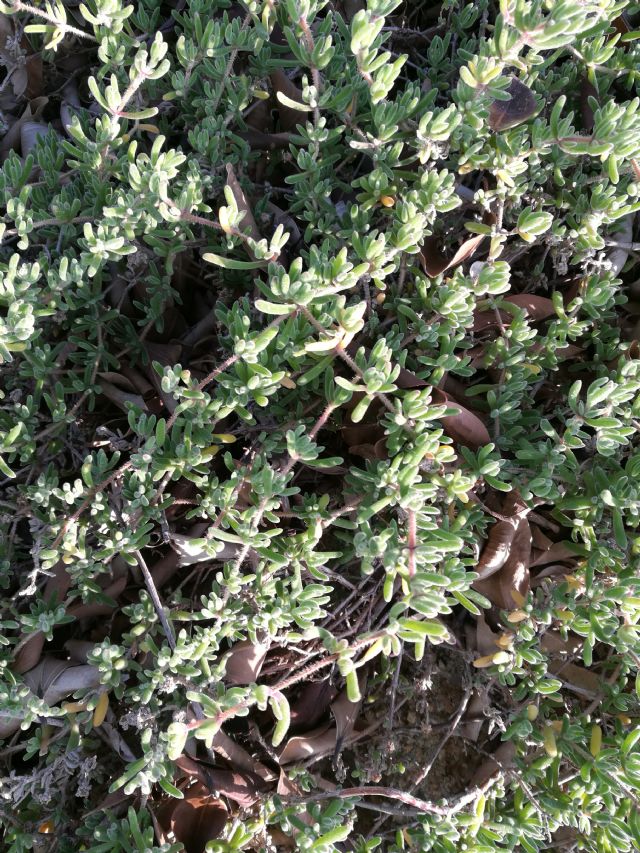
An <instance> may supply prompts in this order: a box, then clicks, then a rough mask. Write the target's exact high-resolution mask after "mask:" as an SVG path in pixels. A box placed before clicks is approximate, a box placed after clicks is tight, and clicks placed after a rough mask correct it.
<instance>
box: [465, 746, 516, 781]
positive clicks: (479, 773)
mask: <svg viewBox="0 0 640 853" xmlns="http://www.w3.org/2000/svg"><path fill="white" fill-rule="evenodd" d="M515 758H516V747H515V744H514V742H513V741H512V740H507V741H504V742H503V743H501V744H500V745H499V746H498V748H497V749H496V750H495V751H494V753H493V755H492V757H491V758H487V760H486V761H483V763H482V764H481V765H480V767H478V769H477V770H476V772H475V773H474V775H473V778H472V779H471V782H470V784H471V785H472V786H476V787H481V786H482V785H484V784H485V782H488V781H489V779H490V778H491V777H492V776H494V775H495V774H496V773H499V772H501V771H503V770H510V769H511V768H512V767H514V766H515Z"/></svg>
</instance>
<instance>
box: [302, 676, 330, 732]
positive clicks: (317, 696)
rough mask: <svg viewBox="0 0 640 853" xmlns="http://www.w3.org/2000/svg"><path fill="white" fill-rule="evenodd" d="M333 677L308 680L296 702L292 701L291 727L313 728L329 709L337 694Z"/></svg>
mask: <svg viewBox="0 0 640 853" xmlns="http://www.w3.org/2000/svg"><path fill="white" fill-rule="evenodd" d="M335 693H336V691H335V688H334V687H333V686H332V684H331V679H329V678H325V679H324V680H323V681H310V682H307V683H306V684H305V685H304V686H303V688H302V690H301V691H300V695H299V696H298V698H297V699H296V701H295V702H292V703H291V729H292V731H300V730H301V729H302V730H309V729H313V728H314V727H315V726H317V725H318V723H319V722H320V720H321V719H322V717H323V716H324V715H325V714H326V713H327V711H328V710H329V706H330V704H331V702H332V700H333V697H334V696H335Z"/></svg>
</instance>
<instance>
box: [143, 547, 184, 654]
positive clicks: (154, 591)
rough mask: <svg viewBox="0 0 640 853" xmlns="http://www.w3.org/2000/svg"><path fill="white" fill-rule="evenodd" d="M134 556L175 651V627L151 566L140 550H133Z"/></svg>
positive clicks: (163, 628) (172, 649)
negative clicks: (163, 601)
mask: <svg viewBox="0 0 640 853" xmlns="http://www.w3.org/2000/svg"><path fill="white" fill-rule="evenodd" d="M133 556H134V557H135V558H136V562H137V563H138V566H139V567H140V571H141V572H142V577H143V578H144V583H145V586H146V587H147V592H148V593H149V597H150V598H151V602H152V604H153V609H154V610H155V611H156V615H157V616H158V619H159V620H160V624H161V625H162V630H163V631H164V633H165V636H166V638H167V643H168V644H169V648H170V649H171V651H172V652H175V650H176V638H175V635H174V633H173V628H172V627H171V624H170V622H169V620H168V619H167V614H166V613H165V611H164V607H163V606H162V602H161V601H160V596H159V595H158V590H157V589H156V585H155V583H154V582H153V578H152V577H151V572H150V571H149V567H148V566H147V564H146V562H145V559H144V557H143V556H142V554H141V553H140V551H138V550H135V551H134V552H133Z"/></svg>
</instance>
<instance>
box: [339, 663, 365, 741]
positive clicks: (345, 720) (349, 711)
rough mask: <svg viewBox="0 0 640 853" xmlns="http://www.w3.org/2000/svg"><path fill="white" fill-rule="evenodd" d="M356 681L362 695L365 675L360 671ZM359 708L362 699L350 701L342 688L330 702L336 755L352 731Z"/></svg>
mask: <svg viewBox="0 0 640 853" xmlns="http://www.w3.org/2000/svg"><path fill="white" fill-rule="evenodd" d="M358 683H359V685H360V694H361V695H364V692H365V686H366V676H365V675H364V674H363V673H362V671H360V673H359V675H358ZM361 708H362V699H360V701H358V702H351V701H350V699H349V697H348V696H347V691H346V690H343V691H342V693H340V695H339V696H338V697H337V699H336V700H335V701H334V702H332V703H331V713H332V714H333V718H334V720H335V721H336V749H335V753H336V755H337V754H338V753H339V752H340V751H341V750H342V747H343V746H344V743H345V741H346V740H347V738H348V737H349V736H350V735H351V733H352V732H353V730H354V728H355V725H356V722H357V720H358V716H359V714H360V710H361Z"/></svg>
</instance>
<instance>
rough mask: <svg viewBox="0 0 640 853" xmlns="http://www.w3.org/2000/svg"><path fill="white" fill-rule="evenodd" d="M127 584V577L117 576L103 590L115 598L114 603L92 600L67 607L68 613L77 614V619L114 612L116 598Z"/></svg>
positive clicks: (70, 614) (109, 596) (103, 592)
mask: <svg viewBox="0 0 640 853" xmlns="http://www.w3.org/2000/svg"><path fill="white" fill-rule="evenodd" d="M126 586H127V578H126V577H119V578H116V579H115V580H114V581H112V582H111V583H110V584H109V586H108V587H107V588H106V589H104V590H103V591H102V594H103V595H106V596H107V597H108V598H112V599H113V600H114V603H113V604H109V603H108V602H104V603H102V602H98V601H96V602H90V603H88V604H74V605H73V606H72V607H69V608H67V613H68V615H69V616H75V617H76V619H87V618H88V617H91V616H106V615H108V614H109V613H113V611H114V610H115V609H116V607H117V604H116V603H115V600H116V599H117V598H118V596H120V594H121V593H122V592H124V590H125V588H126Z"/></svg>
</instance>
